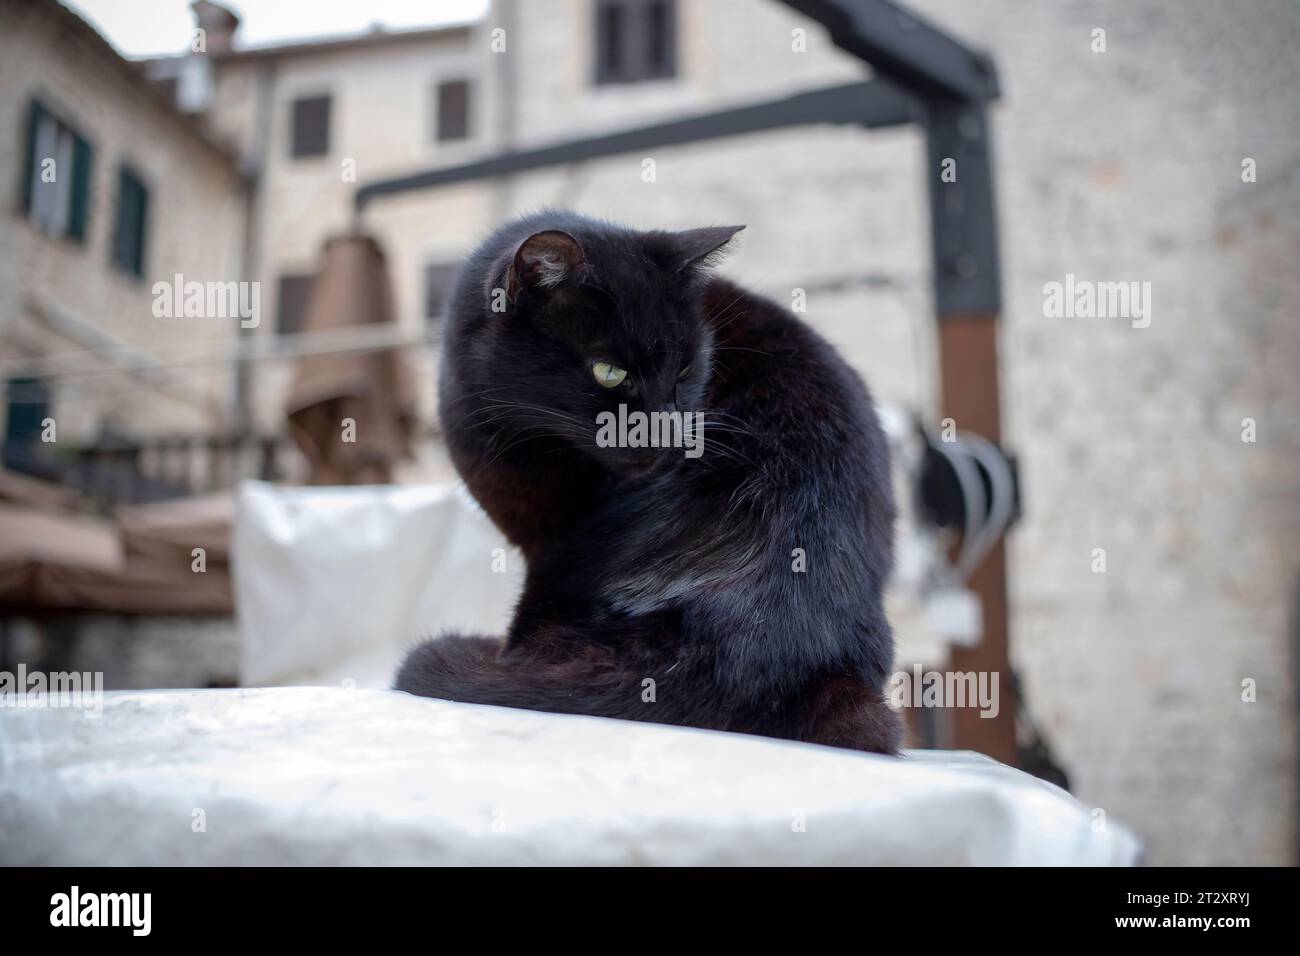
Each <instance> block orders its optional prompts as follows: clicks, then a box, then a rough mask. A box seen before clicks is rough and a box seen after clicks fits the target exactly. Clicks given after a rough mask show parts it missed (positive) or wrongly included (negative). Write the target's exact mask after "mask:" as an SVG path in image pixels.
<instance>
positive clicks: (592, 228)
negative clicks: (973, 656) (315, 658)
mask: <svg viewBox="0 0 1300 956" xmlns="http://www.w3.org/2000/svg"><path fill="white" fill-rule="evenodd" d="M736 231H737V229H736V228H734V227H733V228H722V229H700V230H689V231H686V232H679V233H669V232H637V231H633V230H630V229H625V228H622V227H619V226H615V225H611V224H609V223H605V222H599V221H594V220H591V219H588V218H585V217H581V216H578V215H575V214H571V213H561V212H546V213H540V214H537V215H533V216H529V217H526V218H524V219H521V220H518V221H516V222H513V223H510V224H509V225H507V226H505V227H503V228H502V229H500V230H499V231H498V232H497V233H496V234H494V235H493V236H492V237H491V238H489V239H488V240H487V241H486V242H484V243H483V244H482V245H481V246H480V247H479V248H478V249H477V250H476V251H475V252H474V253H473V254H472V255H471V256H470V258H469V261H468V262H467V264H466V265H465V267H464V268H463V269H462V271H461V273H460V276H459V279H458V280H457V283H456V287H455V289H454V291H453V297H452V302H451V309H450V311H449V318H448V322H447V327H446V330H445V346H444V357H443V365H442V378H441V408H440V411H441V418H442V424H443V427H444V429H445V431H446V437H447V443H448V446H449V448H450V450H451V455H452V459H453V461H454V462H455V465H456V467H457V469H458V470H459V472H460V474H461V475H462V477H463V478H464V479H465V481H466V483H467V484H468V486H469V488H470V490H471V491H472V492H473V494H474V496H475V497H476V498H477V499H478V500H479V502H480V503H481V504H482V505H483V507H484V509H485V510H486V511H487V513H488V515H489V516H491V518H492V520H493V521H494V522H495V523H496V525H497V526H498V527H499V528H500V529H501V530H502V532H504V533H505V535H506V537H507V538H509V539H510V540H511V541H512V542H514V543H515V544H516V545H518V546H519V548H520V549H521V550H522V551H523V554H524V556H525V557H526V559H527V563H528V569H527V579H526V582H525V587H524V593H523V596H522V598H521V599H520V602H519V605H518V608H517V610H516V614H515V618H514V621H513V623H512V625H511V627H510V631H509V633H508V635H507V636H506V637H505V639H504V640H501V639H497V638H487V637H461V636H446V637H443V638H440V639H438V640H432V641H428V642H425V643H423V644H421V645H419V646H418V647H416V648H415V649H414V650H413V651H411V653H410V654H409V655H408V656H407V658H406V660H405V661H404V662H403V664H402V666H401V668H400V670H399V672H398V675H397V679H396V685H395V686H396V687H397V688H398V689H399V690H405V691H409V692H411V693H414V694H422V695H425V696H429V697H439V698H444V699H448V700H458V701H470V702H474V703H483V704H501V705H506V706H512V707H524V708H529V709H533V710H543V711H558V712H563V713H572V714H591V715H599V716H605V717H619V718H625V719H630V720H649V721H658V722H662V723H669V724H686V725H690V726H693V727H707V728H713V729H717V730H730V731H739V732H744V733H752V734H761V735H765V736H772V737H784V738H789V739H793V740H803V741H812V742H816V743H822V744H831V745H834V746H840V747H851V748H856V749H859V750H869V751H877V752H882V753H893V752H895V751H896V750H897V747H898V741H899V723H898V720H897V717H896V715H895V714H894V712H893V711H892V710H891V709H890V708H889V707H888V706H887V705H886V704H885V703H884V701H883V688H884V683H885V680H886V675H887V671H888V669H889V667H890V664H891V659H892V654H893V642H892V637H891V633H890V629H889V624H888V622H887V621H886V619H885V611H884V598H883V589H884V585H885V579H886V577H887V576H888V574H889V571H890V565H891V553H892V529H893V520H894V504H893V499H892V494H891V489H890V476H889V456H888V449H887V446H886V443H885V439H884V437H883V434H882V432H881V429H880V425H879V423H878V421H877V419H876V415H875V412H874V410H873V408H872V405H871V402H870V399H869V398H868V395H867V391H866V389H865V388H864V386H863V384H862V382H861V380H860V379H859V378H858V376H857V375H856V374H855V373H854V372H853V371H852V370H851V369H850V368H849V367H848V365H847V364H845V362H844V361H843V360H842V359H841V358H840V357H839V355H838V354H836V352H835V350H834V349H833V348H832V347H831V346H830V345H829V344H827V343H826V342H825V341H824V340H823V339H822V338H821V337H820V336H818V335H817V334H816V333H815V332H813V331H812V330H811V329H810V328H808V326H806V325H805V324H803V323H802V322H801V321H799V320H798V319H797V318H795V316H794V315H792V314H791V313H790V312H789V311H787V310H786V309H783V308H781V307H780V306H778V305H776V304H775V303H773V302H771V301H769V300H767V299H764V298H761V297H760V296H757V295H753V294H752V293H749V292H747V291H745V290H744V289H741V288H739V287H737V286H735V285H733V284H732V283H730V282H728V281H726V280H725V279H721V278H717V277H715V276H713V275H711V274H710V272H709V270H708V264H709V260H710V259H712V258H713V257H714V256H715V254H716V253H717V252H718V251H719V249H720V248H721V247H723V246H724V245H725V244H726V243H727V242H728V240H730V238H731V237H732V235H733V234H734V233H735V232H736ZM494 302H495V303H496V304H497V307H498V308H504V311H500V312H498V311H493V307H492V306H493V303H494ZM593 360H599V361H606V360H607V361H609V362H611V363H612V364H614V365H617V366H619V367H620V368H623V369H627V370H628V376H627V380H626V381H625V382H624V384H623V385H620V386H619V387H617V388H613V389H606V388H604V387H602V386H601V385H599V384H597V382H596V381H595V380H594V379H593V377H592V370H591V364H592V362H593ZM687 365H690V366H691V368H692V370H691V371H690V372H689V374H688V375H687V376H686V377H685V378H684V379H683V380H681V381H679V380H678V375H679V372H680V371H681V370H682V369H683V368H684V367H686V366H687ZM620 402H621V403H625V404H626V405H627V406H628V408H629V409H630V410H631V409H643V410H645V411H657V410H661V409H664V408H671V407H676V408H677V409H679V410H681V411H697V412H703V413H704V414H705V424H704V429H703V435H704V452H703V455H702V456H701V457H699V458H697V459H694V460H692V459H688V458H686V457H685V455H684V454H683V451H682V449H680V448H667V449H645V450H634V449H619V448H599V447H597V443H596V440H595V435H596V428H597V426H596V420H597V414H598V413H599V412H601V411H605V410H616V409H617V406H618V404H619V403H620ZM796 549H802V552H801V553H802V554H803V555H805V558H804V560H805V561H806V570H804V571H797V570H795V567H796V566H797V564H798V562H799V558H798V555H797V553H796ZM651 682H653V683H651Z"/></svg>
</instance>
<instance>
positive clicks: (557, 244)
mask: <svg viewBox="0 0 1300 956" xmlns="http://www.w3.org/2000/svg"><path fill="white" fill-rule="evenodd" d="M586 261H587V257H586V255H585V253H583V251H582V246H581V245H579V244H578V240H577V239H574V238H573V236H571V235H569V234H568V233H567V232H562V231H561V230H559V229H548V230H546V231H545V232H537V233H533V235H531V236H529V237H528V238H527V239H525V240H524V241H523V242H521V243H520V244H519V248H518V249H516V250H515V255H514V258H513V259H512V260H511V262H510V267H509V269H508V270H507V273H506V296H507V298H509V299H510V301H511V302H513V301H515V299H516V298H517V297H518V295H519V291H520V290H521V289H525V288H528V289H539V290H543V291H545V290H549V289H554V288H555V287H556V286H558V285H560V284H561V283H563V282H564V281H565V280H566V279H568V278H569V277H571V276H573V275H574V274H575V273H576V272H577V271H578V270H579V269H580V268H582V266H583V264H584V263H585V262H586Z"/></svg>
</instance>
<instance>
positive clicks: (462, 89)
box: [436, 80, 469, 143]
mask: <svg viewBox="0 0 1300 956" xmlns="http://www.w3.org/2000/svg"><path fill="white" fill-rule="evenodd" d="M436 136H437V139H438V142H440V143H446V142H452V141H454V140H460V139H469V80H448V81H447V82H445V83H439V84H438V126H437V134H436Z"/></svg>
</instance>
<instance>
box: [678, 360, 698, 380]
mask: <svg viewBox="0 0 1300 956" xmlns="http://www.w3.org/2000/svg"><path fill="white" fill-rule="evenodd" d="M693 368H695V365H694V363H692V362H688V363H687V364H686V365H685V366H684V367H683V368H682V370H681V371H680V372H678V373H677V381H679V382H680V381H681V380H682V379H684V378H686V377H687V376H688V375H690V374H691V369H693Z"/></svg>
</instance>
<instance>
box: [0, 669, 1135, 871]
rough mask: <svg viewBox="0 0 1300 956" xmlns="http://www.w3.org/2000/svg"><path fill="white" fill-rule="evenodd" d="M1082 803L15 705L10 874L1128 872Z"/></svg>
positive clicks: (543, 731) (158, 710) (572, 739)
mask: <svg viewBox="0 0 1300 956" xmlns="http://www.w3.org/2000/svg"><path fill="white" fill-rule="evenodd" d="M1137 854H1138V847H1137V843H1136V841H1135V840H1134V838H1133V837H1132V836H1131V835H1130V834H1129V833H1128V832H1127V831H1125V830H1124V829H1122V828H1121V827H1118V826H1116V825H1114V824H1108V825H1100V822H1099V821H1098V820H1094V817H1093V815H1092V814H1091V813H1090V811H1089V809H1088V808H1085V807H1083V806H1081V805H1080V804H1079V803H1077V802H1076V801H1075V800H1074V799H1073V798H1071V797H1070V796H1069V795H1068V794H1066V793H1065V792H1064V791H1062V790H1059V789H1057V788H1056V787H1053V786H1051V785H1049V784H1046V783H1043V782H1041V781H1039V780H1036V779H1034V778H1032V777H1029V776H1027V775H1025V774H1023V773H1020V772H1019V771H1016V770H1012V769H1010V768H1007V767H1004V766H1002V765H1000V764H998V763H996V762H994V761H991V760H988V759H987V758H984V757H980V756H978V755H974V754H969V753H949V752H913V753H910V754H908V755H907V756H906V757H905V758H903V759H889V758H884V757H878V756H871V755H865V754H858V753H852V752H848V751H840V750H834V749H830V748H825V747H818V746H812V745H804V744H794V743H788V742H783V741H775V740H764V739H760V738H756V737H747V736H742V735H734V734H723V733H714V732H709V731H700V730H692V729H683V728H676V727H663V726H656V725H653V724H640V723H631V722H624V721H615V720H602V719H596V718H587V717H570V716H560V715H551V714H539V713H532V712H529V711H522V710H512V709H508V708H500V707H481V706H474V705H468V704H456V703H449V702H445V701H435V700H427V699H423V698H418V697H412V696H409V695H406V694H401V693H397V692H395V691H383V690H365V689H346V688H337V687H335V688H321V687H315V688H312V687H292V688H267V689H252V690H196V691H143V692H131V691H121V692H111V693H108V694H106V695H105V699H104V711H103V714H102V716H100V717H98V718H94V717H88V716H86V715H85V714H84V713H83V712H82V711H80V710H73V709H33V708H5V709H0V862H2V863H6V864H66V865H119V864H133V865H154V864H159V865H162V864H222V865H224V864H304V865H330V864H681V865H698V864H742V865H744V864H807V865H819V864H1131V863H1133V862H1135V860H1136V857H1137Z"/></svg>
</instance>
